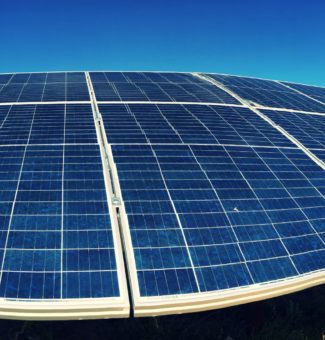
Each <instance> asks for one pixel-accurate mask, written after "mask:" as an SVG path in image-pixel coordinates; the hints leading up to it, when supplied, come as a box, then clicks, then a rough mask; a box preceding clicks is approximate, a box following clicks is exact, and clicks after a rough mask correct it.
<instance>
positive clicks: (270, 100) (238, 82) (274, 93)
mask: <svg viewBox="0 0 325 340" xmlns="http://www.w3.org/2000/svg"><path fill="white" fill-rule="evenodd" d="M208 76H209V77H210V78H212V79H214V80H217V81H219V82H220V83H221V84H223V85H225V86H226V87H227V88H229V89H230V90H232V91H234V92H235V93H236V94H237V95H239V96H240V97H241V98H243V99H245V100H249V101H250V102H251V103H252V104H254V105H255V106H266V107H274V108H286V109H293V110H298V111H299V110H300V111H312V112H325V106H324V105H323V104H321V103H319V102H316V101H314V100H313V99H310V98H308V97H306V96H304V95H302V94H299V93H297V92H296V91H294V90H293V89H290V88H288V87H285V86H283V85H282V84H280V83H278V82H275V81H273V80H264V79H255V78H247V77H237V76H228V75H219V74H208Z"/></svg>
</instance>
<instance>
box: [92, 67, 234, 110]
mask: <svg viewBox="0 0 325 340" xmlns="http://www.w3.org/2000/svg"><path fill="white" fill-rule="evenodd" d="M90 76H91V79H92V82H93V87H94V90H95V92H96V98H97V100H98V101H163V102H170V101H171V102H212V103H227V104H238V101H237V100H236V99H235V98H233V97H232V96H230V95H229V94H228V93H226V92H225V91H223V90H221V89H219V88H217V87H216V86H213V85H211V84H209V83H208V82H205V81H202V80H201V79H199V78H196V77H194V76H193V75H191V74H189V73H188V74H186V73H184V74H182V73H178V74H173V73H147V72H139V73H136V72H132V73H131V72H123V73H122V72H91V73H90Z"/></svg>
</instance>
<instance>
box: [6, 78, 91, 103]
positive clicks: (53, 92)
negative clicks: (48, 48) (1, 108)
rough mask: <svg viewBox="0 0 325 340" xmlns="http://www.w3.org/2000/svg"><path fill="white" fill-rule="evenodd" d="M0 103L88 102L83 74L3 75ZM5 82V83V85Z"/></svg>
mask: <svg viewBox="0 0 325 340" xmlns="http://www.w3.org/2000/svg"><path fill="white" fill-rule="evenodd" d="M3 76H4V77H2V78H0V82H1V79H3V80H2V82H3V83H4V86H3V87H2V89H0V103H5V102H8V103H10V102H52V101H53V102H55V101H89V93H88V88H87V83H86V78H85V74H84V73H83V72H71V73H65V72H64V73H63V72H62V73H59V72H58V73H25V74H24V73H21V74H19V73H17V74H11V75H3ZM5 81H7V82H6V83H5Z"/></svg>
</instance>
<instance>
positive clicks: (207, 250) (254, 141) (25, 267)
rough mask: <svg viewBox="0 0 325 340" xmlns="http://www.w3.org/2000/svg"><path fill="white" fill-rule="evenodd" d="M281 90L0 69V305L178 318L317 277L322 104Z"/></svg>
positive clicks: (151, 76)
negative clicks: (10, 71) (168, 315)
mask: <svg viewBox="0 0 325 340" xmlns="http://www.w3.org/2000/svg"><path fill="white" fill-rule="evenodd" d="M209 79H210V80H211V79H215V80H218V81H219V82H220V83H222V84H223V86H218V84H216V83H213V81H209ZM286 85H288V86H289V88H288V87H286V86H284V85H282V84H280V83H278V82H275V81H269V80H261V79H253V78H245V77H235V76H223V75H211V74H192V73H172V72H90V73H88V72H86V73H84V72H54V73H20V74H19V73H17V74H8V75H0V102H1V104H0V264H1V268H0V315H3V316H5V317H13V318H14V317H20V318H37V319H46V318H53V319H56V318H58V319H60V318H90V317H91V318H93V317H97V318H99V317H113V316H115V317H119V316H127V315H128V314H129V310H130V308H132V309H133V312H134V314H135V316H145V315H151V316H152V315H159V314H172V313H180V312H187V311H196V310H206V309H212V308H220V307H225V306H230V305H234V304H240V303H245V302H249V301H253V300H257V299H263V298H269V297H271V296H277V295H281V294H285V293H288V292H291V291H295V290H298V289H302V288H305V287H309V286H311V285H316V284H320V283H322V282H324V280H325V279H324V268H325V256H324V253H325V215H324V211H325V197H324V195H325V172H324V166H323V163H322V160H323V161H324V160H325V147H324V141H325V140H324V128H322V127H323V125H324V122H323V119H324V114H321V113H320V112H324V110H323V108H324V105H322V104H321V103H319V102H317V101H316V100H313V99H312V98H309V97H308V96H310V97H313V96H314V94H315V93H316V94H315V96H318V94H319V91H316V92H315V93H314V92H313V91H312V90H310V91H309V92H308V90H306V92H304V90H305V89H304V88H303V87H300V85H297V86H296V89H297V90H299V91H301V92H304V93H306V94H307V96H305V95H303V94H300V93H298V92H297V91H296V90H295V89H294V88H295V85H296V84H287V83H286ZM224 87H227V88H228V89H230V90H232V91H233V92H234V93H235V94H236V96H233V95H232V94H231V91H227V89H225V88H224ZM312 92H313V93H312ZM235 97H236V98H239V99H236V98H235ZM316 99H317V98H316ZM52 102H53V103H52ZM270 107H271V108H274V109H270ZM293 110H294V111H293ZM299 110H300V111H299ZM322 110H323V111H322ZM263 115H264V116H263ZM291 137H293V138H291ZM297 141H298V142H299V143H298V142H297ZM302 145H303V146H304V147H302ZM312 154H313V155H314V156H313V155H312ZM317 158H318V159H317ZM130 306H131V307H130Z"/></svg>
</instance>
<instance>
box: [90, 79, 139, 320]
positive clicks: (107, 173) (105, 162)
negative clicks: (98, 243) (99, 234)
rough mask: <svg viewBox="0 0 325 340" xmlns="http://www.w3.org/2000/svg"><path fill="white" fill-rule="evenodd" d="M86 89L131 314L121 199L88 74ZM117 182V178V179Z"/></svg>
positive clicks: (123, 294)
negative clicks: (118, 194)
mask: <svg viewBox="0 0 325 340" xmlns="http://www.w3.org/2000/svg"><path fill="white" fill-rule="evenodd" d="M85 77H86V82H87V88H88V92H89V97H90V103H91V110H92V112H93V120H94V125H95V130H96V136H97V145H98V147H99V149H100V157H101V163H102V171H103V176H104V182H105V190H106V197H107V205H108V212H109V218H110V222H111V229H112V237H113V245H114V256H115V263H116V273H117V280H118V287H119V293H120V294H119V296H120V297H121V298H126V299H127V303H128V309H129V313H131V315H132V313H133V303H132V301H133V292H132V284H131V280H130V277H129V269H128V268H129V266H128V261H127V256H126V255H125V254H126V253H127V252H126V249H125V244H124V235H123V228H122V226H121V216H120V209H119V208H120V207H121V199H120V197H118V196H117V191H116V185H118V183H117V184H116V183H115V181H114V175H113V174H112V167H111V163H110V162H114V161H113V157H111V159H110V150H109V145H108V143H107V139H106V132H105V128H104V124H103V120H102V116H101V114H100V112H99V108H98V104H97V100H96V95H95V92H94V89H93V85H92V81H91V78H90V75H89V72H85ZM117 181H118V178H117Z"/></svg>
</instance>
